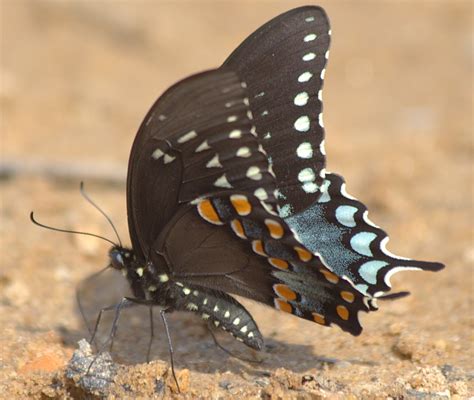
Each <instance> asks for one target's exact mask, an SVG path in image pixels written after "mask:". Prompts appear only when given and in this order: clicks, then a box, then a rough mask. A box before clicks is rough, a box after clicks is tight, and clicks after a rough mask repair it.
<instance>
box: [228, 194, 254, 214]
mask: <svg viewBox="0 0 474 400" xmlns="http://www.w3.org/2000/svg"><path fill="white" fill-rule="evenodd" d="M230 202H231V203H232V205H233V206H234V209H235V211H236V212H237V214H239V215H249V214H250V212H251V211H252V205H251V204H250V202H249V200H248V199H247V196H243V195H241V194H233V195H232V196H230Z"/></svg>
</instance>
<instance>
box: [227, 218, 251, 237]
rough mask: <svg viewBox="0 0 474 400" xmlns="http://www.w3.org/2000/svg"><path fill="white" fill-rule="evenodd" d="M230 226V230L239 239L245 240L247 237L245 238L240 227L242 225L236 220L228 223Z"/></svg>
mask: <svg viewBox="0 0 474 400" xmlns="http://www.w3.org/2000/svg"><path fill="white" fill-rule="evenodd" d="M230 226H231V227H232V230H233V231H234V233H235V234H236V235H237V236H238V237H239V238H241V239H247V236H245V231H244V227H243V226H242V223H241V222H240V221H239V220H238V219H234V220H233V221H232V222H231V223H230Z"/></svg>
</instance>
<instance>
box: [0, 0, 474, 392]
mask: <svg viewBox="0 0 474 400" xmlns="http://www.w3.org/2000/svg"><path fill="white" fill-rule="evenodd" d="M300 4H303V3H301V2H298V1H291V2H290V1H287V2H269V1H268V2H264V1H261V2H250V1H247V2H240V1H235V2H231V1H227V2H211V1H207V2H200V1H187V2H184V1H183V2H178V1H176V2H146V1H140V2H132V1H130V2H109V1H83V2H79V1H78V2H43V1H35V2H26V1H13V0H11V1H7V0H2V1H1V2H0V5H1V33H2V42H1V79H2V80H1V92H0V101H1V107H2V118H1V122H2V125H1V134H2V142H1V147H2V174H1V181H0V185H1V225H0V231H1V238H0V239H1V254H2V258H1V272H0V326H1V328H0V329H1V335H0V348H1V355H0V357H1V358H0V397H2V398H9V399H13V398H15V399H16V398H38V399H40V398H41V399H45V398H85V397H87V396H86V393H85V391H84V390H83V389H81V385H80V382H79V381H78V379H77V376H72V375H69V378H67V377H66V374H67V371H66V365H67V363H68V361H69V360H70V358H71V356H72V353H73V351H74V350H76V349H78V341H79V340H80V339H81V338H84V337H88V333H87V329H86V328H85V325H84V323H83V322H82V319H81V316H80V314H79V313H78V311H77V307H76V300H75V294H74V292H75V289H76V288H77V287H79V286H80V282H81V281H83V280H84V279H85V278H86V277H87V276H89V275H90V274H92V273H93V272H96V271H99V270H100V269H101V268H103V267H104V266H105V265H106V264H107V250H108V245H107V244H106V243H105V242H102V241H100V240H96V239H93V238H86V237H80V236H77V235H76V236H73V235H66V234H59V233H54V232H50V231H46V230H42V229H39V228H37V227H35V226H33V225H32V224H31V223H30V222H29V219H28V213H29V212H30V210H35V211H36V213H37V216H38V219H40V220H41V221H43V222H45V223H48V224H50V225H53V226H57V227H63V228H68V229H80V230H84V231H88V232H94V233H99V234H102V235H105V236H107V237H109V238H112V239H113V232H111V229H110V227H109V226H108V225H107V223H106V221H105V220H104V218H103V217H101V216H100V215H99V214H98V213H97V212H96V211H95V210H94V209H93V208H92V207H90V205H88V204H86V202H84V201H83V200H82V199H81V197H80V195H79V191H78V186H79V182H80V181H81V180H85V181H86V185H87V190H88V193H89V194H90V195H91V196H92V197H93V198H94V199H95V200H96V201H97V202H98V203H99V204H100V205H101V206H102V207H103V208H104V209H106V210H107V212H108V214H109V215H110V216H111V217H112V218H113V220H114V221H115V222H116V224H117V227H118V230H119V232H120V233H121V235H122V237H123V238H125V239H126V240H127V239H128V237H127V226H126V212H125V192H124V190H125V186H124V177H125V174H126V165H127V159H128V153H129V150H130V146H131V142H132V140H133V137H134V135H135V132H136V129H137V127H138V125H139V124H140V122H141V120H142V118H143V117H144V115H145V113H146V111H147V110H148V108H149V107H150V106H151V104H152V102H153V101H154V100H155V98H156V97H157V96H158V95H159V94H160V93H161V92H162V91H163V90H164V89H165V88H166V87H168V86H169V85H171V84H173V83H174V82H176V81H177V80H179V79H181V78H183V77H185V76H187V75H189V74H191V73H194V72H197V71H200V70H204V69H208V68H212V67H215V66H218V65H219V64H220V63H221V62H222V61H223V60H224V59H225V57H226V56H227V55H228V54H229V53H230V52H231V51H232V50H233V49H234V48H235V47H236V46H237V45H238V44H239V43H240V41H241V40H243V39H244V38H245V37H246V36H247V35H248V34H249V33H251V32H252V31H253V30H254V29H256V28H257V27H258V26H260V25H261V24H262V23H264V22H266V21H267V20H268V19H270V18H271V17H273V16H275V15H277V14H279V13H281V12H283V11H285V10H287V9H289V8H292V7H294V6H296V5H300ZM321 5H322V6H324V7H325V9H326V11H327V12H328V14H329V16H330V18H331V22H332V32H333V41H332V48H331V59H330V64H329V69H328V71H327V74H326V83H325V92H324V93H325V95H324V96H325V126H326V134H327V140H326V142H327V152H328V165H329V169H330V170H331V171H337V172H339V173H341V174H343V175H345V177H346V179H347V181H348V189H349V191H350V192H351V193H352V194H353V195H355V196H357V197H359V198H361V199H363V200H364V201H365V202H366V204H367V205H368V206H369V209H370V210H371V217H372V219H373V220H374V221H375V222H376V223H378V224H379V225H381V226H383V227H384V228H385V229H386V230H387V231H388V232H389V233H390V234H391V242H390V246H389V247H390V249H392V250H395V251H396V252H397V253H398V254H402V255H407V256H410V257H416V258H419V259H428V260H437V261H441V262H444V263H445V264H446V265H447V268H446V269H445V270H444V271H442V272H440V273H437V274H430V273H415V272H407V273H404V274H400V275H397V277H396V278H395V279H394V280H393V283H394V287H395V289H396V290H409V291H411V292H412V295H411V296H409V297H407V298H404V299H400V300H397V301H393V302H384V303H383V304H382V305H381V310H380V311H379V312H377V313H372V314H371V315H363V316H362V322H363V325H364V332H363V333H362V335H361V336H359V337H352V336H350V335H348V334H345V333H343V332H342V331H340V330H339V329H338V328H337V327H333V328H323V327H320V326H317V325H315V324H312V323H310V322H307V321H303V320H299V319H298V318H296V317H293V316H289V315H286V314H283V313H278V312H277V311H274V310H271V309H269V308H266V307H264V306H262V305H259V304H255V303H252V302H244V303H245V305H246V306H247V307H248V309H249V310H250V311H251V312H252V314H253V315H254V317H255V319H256V321H257V322H258V324H259V327H260V329H261V331H262V333H263V334H264V336H265V338H266V344H267V349H266V351H265V352H264V353H259V354H256V353H253V352H252V351H249V350H248V349H246V348H244V346H242V345H240V344H239V343H238V342H234V341H233V340H232V338H230V337H227V336H226V335H221V336H219V339H220V340H221V342H222V343H223V344H225V345H226V346H227V347H228V348H229V349H232V351H234V352H237V353H239V354H242V355H243V356H245V357H250V358H255V359H259V360H262V362H261V363H260V364H251V363H248V362H243V361H239V360H237V359H235V358H231V357H229V356H228V355H227V354H225V353H223V352H222V351H221V350H219V349H217V348H216V347H215V346H214V344H213V342H212V339H211V337H210V336H209V334H208V333H207V330H206V328H205V326H204V325H203V323H202V322H201V321H200V320H199V319H198V318H197V317H194V316H193V315H187V314H176V315H172V316H171V317H170V318H169V324H170V329H171V335H172V339H173V343H174V346H175V351H176V355H175V362H176V368H177V375H178V380H179V382H180V386H181V391H182V393H181V394H178V393H177V392H176V387H175V385H174V382H173V380H172V379H171V375H170V370H169V364H168V360H169V358H168V346H167V343H166V337H165V335H164V333H163V329H162V325H161V324H160V320H159V316H158V314H157V315H156V324H155V328H156V338H155V341H154V345H153V350H152V359H153V360H154V361H153V362H152V363H150V364H147V363H145V358H146V349H147V345H148V341H149V336H150V329H149V318H148V313H147V310H143V309H140V308H132V309H129V310H126V311H125V312H124V314H123V316H122V319H121V321H120V323H119V331H118V337H117V340H116V342H115V344H114V350H113V352H112V356H113V360H114V361H115V363H116V364H113V367H114V368H115V369H114V371H115V372H116V375H115V378H113V379H114V383H112V384H111V385H110V386H109V387H108V390H109V392H108V393H109V394H108V396H109V397H110V398H163V397H164V398H168V397H176V398H213V399H219V398H222V399H231V398H237V399H241V398H242V399H243V398H265V399H266V398H271V399H287V398H294V399H296V398H298V399H306V398H308V399H319V398H336V399H337V398H341V399H342V398H348V399H355V398H361V399H385V398H400V399H401V398H403V399H433V398H435V399H449V398H451V399H464V398H468V397H470V396H472V395H474V385H473V379H474V370H473V356H474V354H473V346H472V343H473V336H474V335H473V332H474V317H473V313H472V309H473V298H472V294H473V284H474V282H473V271H472V264H473V262H474V248H473V230H472V222H473V220H474V219H473V218H474V215H473V209H472V207H473V186H472V185H473V176H472V172H473V164H472V162H473V146H472V144H473V134H472V115H471V110H472V92H471V89H472V83H473V82H472V64H471V62H472V3H471V2H469V1H466V2H462V1H438V2H428V1H426V2H421V1H420V2H397V1H393V2H375V1H373V2H372V1H371V2H365V1H358V2H342V1H341V2H337V1H336V2H332V1H324V2H321ZM82 287H83V290H82V298H83V299H84V302H85V309H86V312H87V316H88V319H89V321H93V320H94V318H95V313H96V312H97V310H98V309H100V308H101V307H103V306H107V305H110V304H114V301H116V299H117V298H119V297H120V296H121V295H122V294H123V293H124V291H125V286H124V282H123V278H122V277H121V276H117V275H116V274H114V273H113V272H106V273H104V274H103V275H100V276H99V277H98V278H96V279H94V280H92V281H90V282H87V283H86V284H85V285H82ZM110 322H111V320H110V318H109V317H108V318H106V319H105V322H104V324H103V325H101V326H102V328H103V329H102V330H101V334H100V337H101V338H102V339H106V338H107V335H108V329H109V327H110ZM104 365H105V364H104ZM97 393H99V392H97ZM99 394H100V393H99Z"/></svg>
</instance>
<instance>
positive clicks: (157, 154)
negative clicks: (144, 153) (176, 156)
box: [151, 149, 165, 160]
mask: <svg viewBox="0 0 474 400" xmlns="http://www.w3.org/2000/svg"><path fill="white" fill-rule="evenodd" d="M164 154H165V153H164V152H163V151H162V150H161V149H156V150H155V151H154V152H153V153H152V155H151V157H152V158H154V159H155V160H158V159H159V158H161V157H163V156H164Z"/></svg>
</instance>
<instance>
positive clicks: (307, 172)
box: [298, 168, 316, 183]
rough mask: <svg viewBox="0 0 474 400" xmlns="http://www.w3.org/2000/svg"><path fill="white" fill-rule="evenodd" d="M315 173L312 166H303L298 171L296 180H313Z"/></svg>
mask: <svg viewBox="0 0 474 400" xmlns="http://www.w3.org/2000/svg"><path fill="white" fill-rule="evenodd" d="M315 179H316V175H315V174H314V171H313V169H312V168H304V169H302V170H301V171H300V172H299V173H298V180H299V181H300V182H302V183H304V182H314V180H315Z"/></svg>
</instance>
